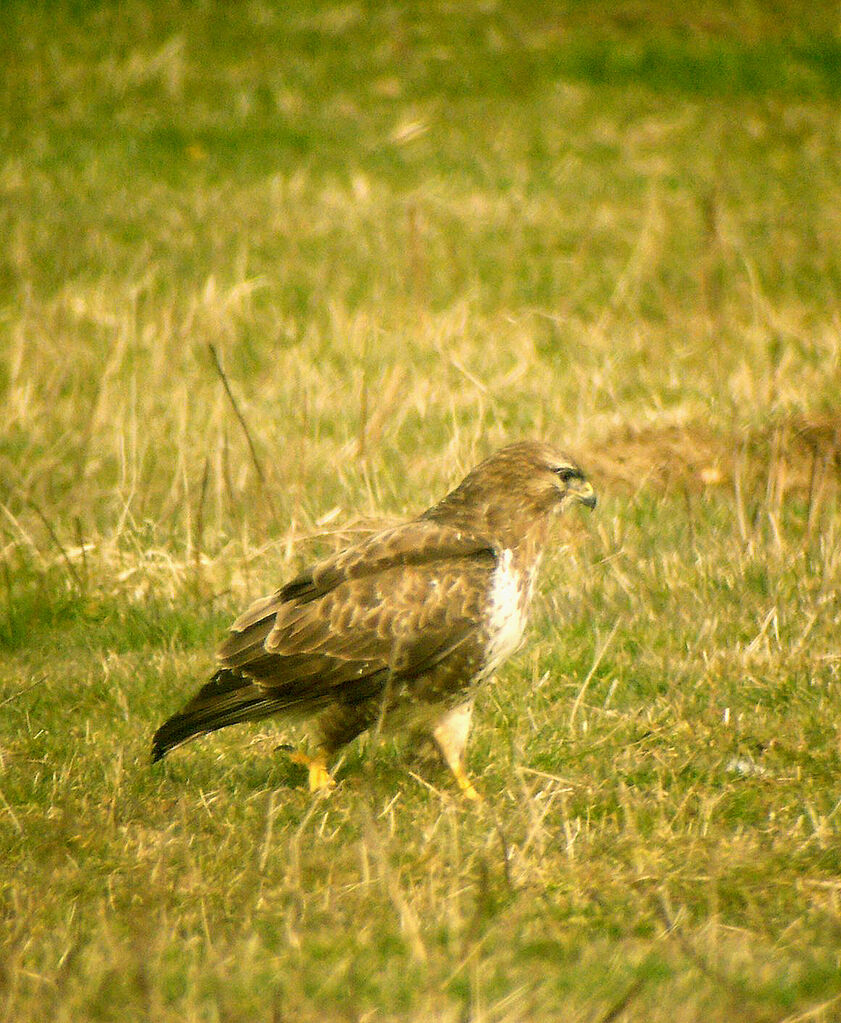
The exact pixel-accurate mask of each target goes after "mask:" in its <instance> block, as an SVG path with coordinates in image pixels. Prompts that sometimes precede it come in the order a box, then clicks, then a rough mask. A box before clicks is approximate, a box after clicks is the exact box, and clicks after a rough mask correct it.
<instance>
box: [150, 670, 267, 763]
mask: <svg viewBox="0 0 841 1023" xmlns="http://www.w3.org/2000/svg"><path fill="white" fill-rule="evenodd" d="M282 706H283V701H281V700H278V699H272V698H271V697H267V695H266V691H265V690H264V689H262V688H260V686H256V685H254V683H253V682H251V680H250V679H247V678H244V677H243V676H242V675H239V674H237V673H236V672H234V671H229V670H228V669H227V668H222V669H220V670H219V671H217V672H216V674H215V675H214V676H213V678H212V679H211V680H210V681H209V682H208V683H207V684H206V685H204V686H202V688H201V689H200V690H199V691H198V692H197V693H196V695H195V696H194V697H193V699H192V700H190V702H189V703H188V704H187V705H186V707H184V709H183V710H180V711H179V712H178V713H177V714H173V716H172V717H171V718H170V719H169V720H168V721H165V722H164V723H163V724H162V725H161V727H160V728H159V729H158V730H157V732H155V735H154V738H153V739H152V763H153V764H154V763H155V762H156V761H157V760H160V759H161V758H162V757H164V756H166V754H167V753H168V752H169V751H170V750H171V749H174V748H175V747H176V746H180V745H181V744H182V743H184V742H187V740H188V739H192V738H193V737H194V736H196V735H204V734H205V733H206V732H215V731H216V729H217V728H224V727H225V726H226V725H234V724H237V723H238V722H240V721H257V720H259V719H260V718H265V717H268V716H269V715H270V714H274V713H275V712H276V711H277V710H279V709H280V708H281V707H282Z"/></svg>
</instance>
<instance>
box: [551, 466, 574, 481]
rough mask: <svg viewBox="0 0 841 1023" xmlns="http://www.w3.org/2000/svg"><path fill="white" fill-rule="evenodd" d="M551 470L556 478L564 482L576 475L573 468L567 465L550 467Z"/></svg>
mask: <svg viewBox="0 0 841 1023" xmlns="http://www.w3.org/2000/svg"><path fill="white" fill-rule="evenodd" d="M552 472H553V473H554V474H555V475H556V476H557V477H558V479H561V480H563V481H564V483H569V481H570V480H573V479H575V477H576V476H577V475H578V473H577V472H576V471H575V469H572V468H570V466H568V465H557V466H555V467H554V468H553V469H552Z"/></svg>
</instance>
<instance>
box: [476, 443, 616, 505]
mask: <svg viewBox="0 0 841 1023" xmlns="http://www.w3.org/2000/svg"><path fill="white" fill-rule="evenodd" d="M495 463H498V465H499V469H500V471H501V472H502V473H504V474H505V475H506V476H507V477H508V479H509V487H510V492H511V494H512V496H514V497H516V496H517V495H519V498H518V499H519V500H520V502H522V503H524V504H528V505H531V507H532V508H533V509H534V511H535V512H537V513H538V514H539V513H544V514H545V513H547V512H549V513H557V512H560V511H563V510H564V509H565V508H567V507H569V506H570V505H572V504H576V503H580V504H583V505H585V506H586V507H587V508H595V507H596V493H595V491H594V490H593V487H592V484H591V483H590V481H589V480H588V479H587V477H586V476H585V475H584V472H583V471H582V469H581V467H580V466H579V465H578V464H577V462H575V461H574V460H573V459H572V458H570V457H569V455H566V454H564V453H563V452H562V451H558V450H557V449H556V448H554V447H552V446H551V445H550V444H543V443H540V442H537V441H522V442H520V443H518V444H510V445H509V446H508V447H505V448H502V450H501V451H497V453H496V454H495V455H492V456H491V457H490V458H489V459H488V460H487V461H486V462H485V463H484V464H485V465H486V466H487V467H488V469H491V470H492V471H493V467H494V465H495Z"/></svg>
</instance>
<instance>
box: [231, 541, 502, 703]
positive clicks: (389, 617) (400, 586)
mask: <svg viewBox="0 0 841 1023" xmlns="http://www.w3.org/2000/svg"><path fill="white" fill-rule="evenodd" d="M496 559H497V552H496V550H495V549H494V547H493V544H492V543H491V542H490V541H488V540H487V539H486V538H484V537H481V536H477V535H472V534H469V533H465V532H464V531H460V530H455V529H452V528H450V527H447V526H442V525H440V524H438V523H434V522H425V521H416V522H410V523H407V524H406V525H404V526H400V527H397V528H395V529H391V530H387V531H385V532H384V533H380V534H377V535H376V536H374V537H371V538H370V539H369V540H366V541H364V542H363V543H361V544H359V545H358V546H357V547H354V548H351V549H350V550H348V551H343V552H342V553H340V554H338V555H335V556H334V557H332V558H328V559H326V560H325V561H322V562H320V563H319V564H317V565H315V566H314V567H313V568H312V569H311V570H310V571H309V572H305V573H302V574H301V575H300V576H298V577H297V578H296V579H294V580H293V581H292V582H291V583H289V584H287V585H286V586H284V587H282V588H281V589H280V590H277V591H276V592H275V593H273V594H272V595H271V596H269V597H265V598H263V599H261V600H259V601H257V602H255V603H254V604H252V605H251V607H250V608H248V609H247V610H246V611H245V613H244V614H243V615H241V616H240V617H239V618H238V619H237V620H236V621H235V622H234V624H233V626H232V627H231V632H230V634H229V636H228V638H227V639H226V641H225V642H224V643H223V644H222V646H221V647H220V649H219V653H218V657H219V661H220V663H221V665H222V666H223V667H224V668H229V669H232V670H236V671H238V672H241V673H242V674H243V675H245V676H247V677H250V678H252V679H254V680H255V682H257V683H258V684H259V685H260V686H261V687H262V688H263V689H264V690H265V691H266V693H267V694H270V695H271V696H272V697H273V698H283V699H288V700H294V701H295V702H298V701H301V700H303V701H305V702H308V701H318V700H320V699H322V698H323V697H324V696H325V695H329V694H331V693H332V694H333V696H334V697H335V695H336V691H337V690H342V694H341V695H342V698H343V699H354V698H355V697H354V693H357V694H358V695H360V694H362V693H363V692H365V693H368V695H370V691H373V692H376V691H377V687H378V686H382V685H384V684H385V679H386V677H387V676H388V675H389V673H391V674H392V675H394V674H397V675H399V676H402V677H410V676H412V675H415V674H418V673H420V672H423V671H425V670H428V669H429V668H430V667H431V666H432V665H434V664H435V663H436V662H437V661H439V660H441V659H442V658H444V657H446V656H447V655H448V654H449V653H451V652H452V651H453V650H455V649H456V648H457V647H459V646H461V645H463V644H464V643H465V642H466V641H467V640H469V639H470V638H471V637H477V636H478V632H479V630H480V628H481V625H482V621H483V618H482V612H483V604H484V597H485V595H486V593H487V588H488V584H489V581H490V577H491V573H492V572H493V568H494V566H495V564H496ZM372 687H373V689H372Z"/></svg>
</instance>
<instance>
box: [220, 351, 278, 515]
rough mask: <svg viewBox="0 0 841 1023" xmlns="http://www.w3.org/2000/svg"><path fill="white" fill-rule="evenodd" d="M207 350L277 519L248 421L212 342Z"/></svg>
mask: <svg viewBox="0 0 841 1023" xmlns="http://www.w3.org/2000/svg"><path fill="white" fill-rule="evenodd" d="M207 347H208V350H209V351H210V355H211V357H212V359H213V364H214V366H215V367H216V372H217V373H218V374H219V379H220V380H221V381H222V386H223V387H224V388H225V394H227V396H228V401H230V403H231V408H232V409H233V410H234V415H235V416H236V417H237V419H238V420H239V425H240V426H241V427H242V432H243V433H244V434H245V439H246V441H247V443H248V450H249V451H250V452H251V461H252V463H253V464H254V471H255V472H256V473H257V479H258V480H259V481H260V489H261V492H262V494H263V499H264V500H265V502H266V505H267V507H268V509H269V512H270V513H271V516H272V518H273V519H275V520H276V519H277V511H276V510H275V506H274V502H273V501H272V497H271V494H270V493H269V488H268V486H267V484H266V477H265V474H264V473H263V467H262V466H261V465H260V459H259V458H258V457H257V448H256V447H255V446H254V441H253V440H252V438H251V431H250V430H249V429H248V423H246V421H245V417H244V416H243V414H242V412H240V410H239V405H237V401H236V398H235V397H234V392H233V391H232V390H231V385H230V384H229V383H228V378H227V377H226V376H225V370H224V369H223V368H222V363H221V362H220V360H219V355H218V353H217V351H216V348H215V346H214V345H213V344H211V343H210V342H208V345H207Z"/></svg>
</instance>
